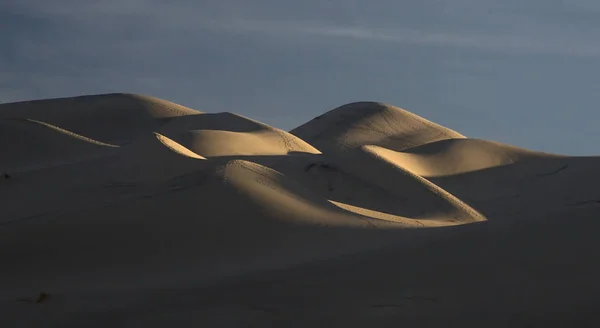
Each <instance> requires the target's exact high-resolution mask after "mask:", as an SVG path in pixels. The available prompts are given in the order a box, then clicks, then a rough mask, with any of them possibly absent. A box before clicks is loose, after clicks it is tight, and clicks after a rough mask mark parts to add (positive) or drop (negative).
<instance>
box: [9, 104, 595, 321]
mask: <svg viewBox="0 0 600 328" xmlns="http://www.w3.org/2000/svg"><path fill="white" fill-rule="evenodd" d="M0 153H1V154H2V156H0V169H1V170H2V171H1V172H0V173H2V174H3V177H0V178H1V179H0V196H1V197H0V261H1V263H2V269H1V270H0V278H2V279H0V322H2V323H3V326H7V327H36V326H37V327H40V326H52V327H110V326H117V327H139V326H144V327H164V326H173V325H175V326H184V327H187V326H190V327H192V326H193V327H196V326H199V325H200V326H209V327H248V326H252V327H254V326H256V327H265V326H293V327H307V326H322V327H335V326H339V327H365V326H374V327H389V326H394V327H395V326H397V325H399V324H400V325H401V324H405V325H408V326H414V327H417V326H420V327H425V326H426V327H439V326H448V325H450V326H462V327H471V326H472V327H475V326H477V327H480V326H485V327H494V326H497V327H506V326H511V327H516V326H521V327H530V326H532V325H540V324H544V323H545V322H549V323H552V324H559V325H560V324H563V325H564V326H565V327H575V326H583V325H589V326H595V325H596V324H597V322H596V321H598V319H596V317H595V316H592V314H593V310H594V309H595V308H594V307H595V304H596V301H598V299H597V298H598V296H597V295H599V294H598V290H600V285H598V283H597V278H596V277H597V275H598V274H600V265H598V264H597V263H596V262H597V261H595V257H596V256H595V250H596V249H598V247H599V246H600V245H599V243H600V242H598V238H595V236H594V233H595V231H596V225H597V223H596V221H597V220H596V216H597V215H596V214H597V211H598V210H599V209H600V207H599V204H600V189H598V188H597V187H598V185H600V174H599V173H598V169H597V168H598V167H599V165H600V157H569V156H562V155H557V154H545V153H539V152H534V151H530V150H526V149H522V148H518V147H514V146H511V145H504V144H500V143H497V142H493V141H486V140H477V139H469V138H467V137H465V136H463V135H461V134H459V133H457V132H455V131H452V130H450V129H448V128H445V127H442V126H440V125H438V124H435V123H432V122H429V121H427V120H425V119H423V118H421V117H419V116H417V115H415V114H412V113H409V112H407V111H405V110H402V109H400V108H397V107H393V106H389V105H385V104H380V103H373V102H362V103H352V104H348V105H345V106H341V107H338V108H336V109H334V110H332V111H329V112H327V113H325V114H324V115H322V116H320V118H318V119H315V120H313V121H310V122H308V123H306V124H304V125H301V126H300V127H298V128H296V129H294V130H292V131H291V132H286V131H283V130H280V129H277V128H274V127H271V126H268V125H266V124H263V123H260V122H257V121H255V120H252V119H249V118H246V117H243V116H240V115H237V114H232V113H215V114H211V113H202V112H198V111H195V110H192V109H189V108H186V107H183V106H180V105H177V104H174V103H171V102H168V101H164V100H160V99H157V98H152V97H148V96H139V95H132V94H108V95H93V96H82V97H75V98H62V99H49V100H35V101H30V102H21V103H11V104H2V105H0ZM41 293H43V294H41ZM40 295H41V296H40Z"/></svg>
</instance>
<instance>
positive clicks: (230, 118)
mask: <svg viewBox="0 0 600 328" xmlns="http://www.w3.org/2000/svg"><path fill="white" fill-rule="evenodd" d="M159 131H160V132H161V133H163V134H165V135H166V136H169V137H171V138H172V139H174V140H176V141H178V142H179V143H181V144H182V145H184V146H186V147H188V148H189V149H190V150H192V151H194V152H196V153H198V154H201V155H202V156H206V157H218V156H235V155H285V154H288V153H292V152H303V153H312V154H317V153H319V151H318V150H316V149H315V148H314V147H313V146H311V145H309V144H308V143H306V142H304V141H303V140H301V139H299V138H298V137H296V136H294V135H292V134H290V133H288V132H285V131H282V130H280V129H276V128H273V127H270V126H268V125H266V124H263V123H260V122H256V121H254V120H251V119H248V118H246V117H243V116H241V115H236V114H231V113H219V114H201V115H188V116H182V117H179V118H177V119H175V120H172V121H171V122H169V123H168V124H165V126H163V127H162V128H160V129H159Z"/></svg>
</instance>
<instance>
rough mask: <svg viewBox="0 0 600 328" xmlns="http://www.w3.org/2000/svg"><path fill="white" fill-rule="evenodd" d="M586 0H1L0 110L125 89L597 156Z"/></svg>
mask: <svg viewBox="0 0 600 328" xmlns="http://www.w3.org/2000/svg"><path fill="white" fill-rule="evenodd" d="M598 36H600V1H597V0H570V1H559V0H502V1H498V0H453V1H449V0H446V1H444V0H404V1H397V0H303V1H282V0H201V1H196V0H170V1H166V0H162V1H159V0H103V1H91V0H90V1H82V0H52V1H47V0H2V1H0V41H1V45H2V46H0V103H5V102H13V101H21V100H31V99H41V98H56V97H68V96H78V95H83V94H100V93H110V92H128V93H139V94H145V95H151V96H155V97H159V98H163V99H166V100H170V101H173V102H176V103H179V104H182V105H185V106H188V107H191V108H194V109H197V110H200V111H204V112H224V111H228V112H234V113H238V114H241V115H244V116H247V117H251V118H253V119H257V120H259V121H262V122H264V123H267V124H270V125H273V126H276V127H279V128H282V129H285V130H289V129H292V128H294V127H296V126H298V125H300V124H302V123H304V122H306V121H308V120H310V119H312V118H313V117H315V116H317V115H320V114H322V113H324V112H326V111H328V110H331V109H333V108H335V107H338V106H341V105H343V104H346V103H349V102H354V101H378V102H384V103H388V104H391V105H395V106H398V107H400V108H404V109H406V110H409V111H411V112H413V113H415V114H417V115H420V116H422V117H424V118H427V119H429V120H431V121H434V122H436V123H438V124H441V125H444V126H447V127H449V128H451V129H453V130H456V131H458V132H460V133H462V134H464V135H466V136H468V137H471V138H481V139H489V140H495V141H499V142H504V143H508V144H512V145H516V146H519V147H524V148H529V149H533V150H539V151H546V152H555V153H562V154H569V155H600V143H598V141H600V128H599V124H598V123H599V122H600V108H598V104H600V37H598Z"/></svg>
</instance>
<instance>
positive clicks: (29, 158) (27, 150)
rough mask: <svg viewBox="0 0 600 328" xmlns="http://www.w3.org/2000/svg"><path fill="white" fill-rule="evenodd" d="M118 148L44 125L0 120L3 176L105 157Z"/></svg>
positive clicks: (0, 150)
mask: <svg viewBox="0 0 600 328" xmlns="http://www.w3.org/2000/svg"><path fill="white" fill-rule="evenodd" d="M115 147H116V146H114V145H111V144H106V143H102V142H98V141H96V140H92V139H89V138H87V137H84V136H80V135H77V134H74V133H72V132H70V131H67V130H64V129H60V128H58V127H55V126H52V125H49V124H47V123H44V122H39V121H34V120H30V119H4V120H0V154H2V155H1V159H0V171H4V172H13V171H22V170H27V169H34V168H38V167H43V166H48V165H58V164H60V163H63V162H65V161H70V160H71V161H72V160H77V159H84V158H86V157H89V156H94V155H101V154H106V153H107V152H109V151H111V150H113V148H115Z"/></svg>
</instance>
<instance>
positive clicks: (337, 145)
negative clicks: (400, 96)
mask: <svg viewBox="0 0 600 328" xmlns="http://www.w3.org/2000/svg"><path fill="white" fill-rule="evenodd" d="M291 132H292V134H295V135H297V136H298V137H300V138H301V139H303V140H305V141H307V142H309V143H310V144H312V145H313V146H315V147H317V148H319V149H321V150H327V151H335V150H340V149H342V150H343V149H346V148H356V147H360V146H365V145H376V146H381V147H385V148H389V149H392V150H403V149H406V148H410V147H415V146H419V145H423V144H426V143H429V142H433V141H438V140H444V139H450V138H464V136H463V135H461V134H460V133H458V132H455V131H452V130H450V129H448V128H445V127H443V126H440V125H438V124H435V123H433V122H430V121H428V120H426V119H424V118H422V117H419V116H417V115H415V114H413V113H410V112H408V111H405V110H403V109H401V108H398V107H394V106H390V105H386V104H381V103H376V102H356V103H351V104H347V105H344V106H341V107H338V108H336V109H334V110H331V111H329V112H327V113H325V114H323V115H321V116H319V117H317V118H315V119H313V120H312V121H310V122H308V123H305V124H303V125H301V126H299V127H297V128H295V129H293V130H292V131H291Z"/></svg>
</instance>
